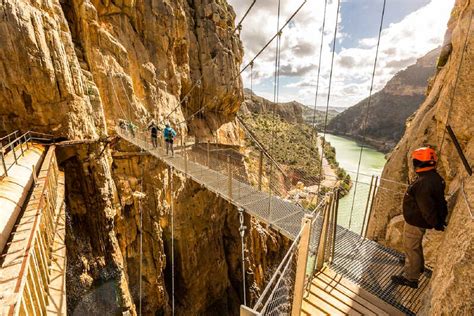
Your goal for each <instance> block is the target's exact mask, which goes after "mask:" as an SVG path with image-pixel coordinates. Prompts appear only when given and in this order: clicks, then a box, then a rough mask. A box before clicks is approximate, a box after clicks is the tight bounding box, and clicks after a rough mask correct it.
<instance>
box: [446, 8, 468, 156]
mask: <svg viewBox="0 0 474 316" xmlns="http://www.w3.org/2000/svg"><path fill="white" fill-rule="evenodd" d="M473 14H474V11H472V12H471V18H470V21H469V27H468V29H467V32H466V38H465V39H464V45H463V50H462V52H461V59H460V60H459V64H458V68H457V71H456V80H455V81H454V88H453V93H452V95H451V98H450V102H449V107H448V114H447V115H446V121H445V123H444V129H443V136H442V138H441V145H440V149H439V155H440V156H441V152H442V150H443V145H444V139H445V137H446V126H448V122H449V117H450V116H451V110H452V107H453V103H454V97H455V96H456V90H457V87H458V81H459V73H460V71H461V66H462V64H463V61H464V53H465V52H466V50H467V42H468V39H469V35H470V33H471V25H472V16H473Z"/></svg>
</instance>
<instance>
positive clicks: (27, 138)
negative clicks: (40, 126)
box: [0, 130, 54, 176]
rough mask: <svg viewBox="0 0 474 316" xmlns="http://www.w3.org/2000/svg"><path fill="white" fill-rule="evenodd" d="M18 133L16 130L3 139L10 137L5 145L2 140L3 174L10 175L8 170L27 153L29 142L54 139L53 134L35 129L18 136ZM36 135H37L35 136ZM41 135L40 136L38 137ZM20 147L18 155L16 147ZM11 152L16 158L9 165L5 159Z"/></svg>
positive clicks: (0, 150)
mask: <svg viewBox="0 0 474 316" xmlns="http://www.w3.org/2000/svg"><path fill="white" fill-rule="evenodd" d="M17 133H18V130H17V131H14V132H12V133H10V134H8V135H6V136H4V137H2V138H1V139H2V140H4V139H8V143H7V144H5V145H3V142H0V145H1V147H0V160H1V167H3V171H4V173H3V176H8V170H10V168H11V167H12V166H13V165H14V164H16V163H18V159H19V158H20V157H21V156H23V155H24V154H25V151H26V150H28V149H29V142H31V141H33V140H38V141H49V140H52V139H54V136H53V135H50V134H44V133H39V132H33V131H28V132H26V133H23V134H21V135H20V136H18V137H17V136H16V135H17ZM35 135H36V136H35ZM11 136H14V137H15V138H14V139H13V140H11ZM38 136H40V137H38ZM23 144H26V150H25V149H24V148H23ZM17 146H19V147H20V153H19V155H18V156H17V153H16V151H17V149H16V147H17ZM8 153H11V154H12V156H13V159H14V163H12V164H10V165H9V166H7V162H6V160H5V155H6V154H8Z"/></svg>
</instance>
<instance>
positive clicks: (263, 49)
mask: <svg viewBox="0 0 474 316" xmlns="http://www.w3.org/2000/svg"><path fill="white" fill-rule="evenodd" d="M307 1H308V0H304V1H303V2H302V3H301V4H300V6H299V7H298V8H297V9H296V11H295V12H293V14H292V15H291V16H290V17H289V18H288V20H286V22H285V24H283V26H282V27H281V28H280V29H279V30H278V31H277V32H276V34H275V35H273V36H272V38H271V39H270V40H269V41H268V42H267V43H266V44H265V45H264V46H263V47H262V49H260V50H259V51H258V53H257V54H256V55H255V56H254V57H253V58H252V60H251V61H250V62H249V63H247V65H246V66H245V67H244V68H242V70H241V71H240V73H239V74H238V76H240V75H241V74H242V73H243V72H244V71H245V70H247V68H248V67H250V64H251V63H252V62H254V61H255V60H256V59H257V58H258V57H259V56H260V55H261V54H262V53H263V52H264V51H265V49H267V47H268V45H270V44H271V43H272V42H273V40H274V39H275V38H277V36H278V35H279V34H281V32H282V31H283V30H284V29H285V28H286V27H287V26H288V24H290V22H291V21H292V20H293V19H294V17H295V16H296V15H297V14H298V12H300V10H301V9H302V8H303V6H304V5H305V4H306V2H307ZM238 76H237V77H238Z"/></svg>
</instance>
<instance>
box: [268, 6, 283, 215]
mask: <svg viewBox="0 0 474 316" xmlns="http://www.w3.org/2000/svg"><path fill="white" fill-rule="evenodd" d="M280 14H281V1H280V0H278V10H277V32H278V30H279V29H280ZM280 42H281V32H280V33H277V41H276V51H275V73H274V75H275V77H274V82H273V111H272V122H273V129H272V135H271V142H270V152H271V154H272V155H273V154H274V151H273V146H274V140H275V132H276V131H275V129H276V128H277V126H276V122H275V117H276V107H277V103H278V90H279V89H278V85H279V82H280V81H279V77H280V53H281V51H280ZM272 177H273V164H271V165H270V177H269V184H271V183H272ZM271 196H272V188H271V186H270V187H269V190H268V212H269V214H270V221H271V220H272V217H273V216H272V212H271V201H272V200H271Z"/></svg>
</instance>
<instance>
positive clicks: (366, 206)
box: [360, 175, 374, 236]
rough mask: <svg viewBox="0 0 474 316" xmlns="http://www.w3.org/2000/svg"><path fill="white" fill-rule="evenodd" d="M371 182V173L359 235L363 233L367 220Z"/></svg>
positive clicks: (372, 179)
mask: <svg viewBox="0 0 474 316" xmlns="http://www.w3.org/2000/svg"><path fill="white" fill-rule="evenodd" d="M373 183H374V176H373V175H372V178H370V185H369V193H368V194H367V202H366V203H365V211H364V219H363V220H362V228H361V229H360V235H361V236H363V235H364V230H365V221H366V220H367V212H368V211H369V204H370V195H371V194H372V185H373Z"/></svg>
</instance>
